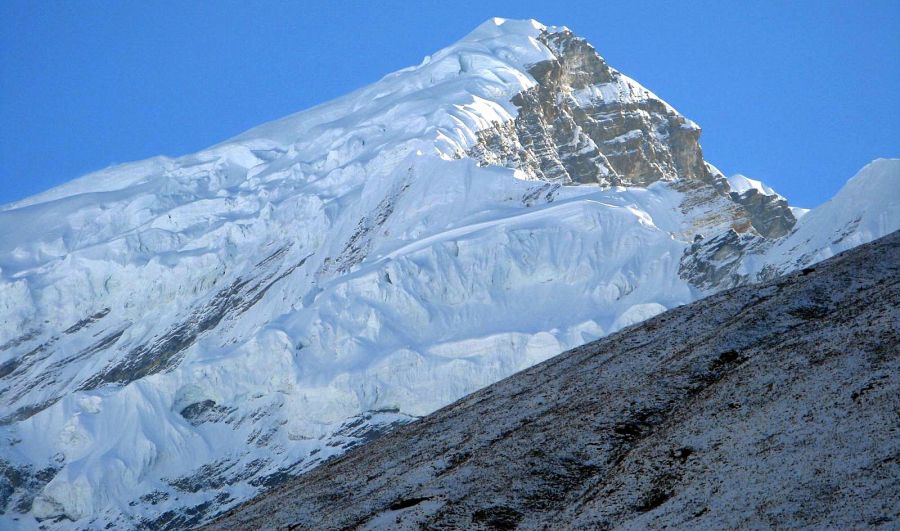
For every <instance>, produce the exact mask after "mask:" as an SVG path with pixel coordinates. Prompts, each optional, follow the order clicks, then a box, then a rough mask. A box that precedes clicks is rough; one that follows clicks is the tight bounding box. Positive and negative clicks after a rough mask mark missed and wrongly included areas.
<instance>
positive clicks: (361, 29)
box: [0, 0, 900, 206]
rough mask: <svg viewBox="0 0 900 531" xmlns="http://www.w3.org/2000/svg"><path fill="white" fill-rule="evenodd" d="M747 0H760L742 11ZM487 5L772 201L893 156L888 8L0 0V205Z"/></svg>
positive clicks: (421, 36) (363, 77) (893, 42)
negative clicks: (640, 105) (672, 122)
mask: <svg viewBox="0 0 900 531" xmlns="http://www.w3.org/2000/svg"><path fill="white" fill-rule="evenodd" d="M749 4H760V5H753V6H751V5H749ZM491 16H501V17H508V18H536V19H538V20H540V21H542V22H544V23H545V24H556V25H567V26H569V27H570V28H572V29H573V30H574V31H575V32H576V33H578V34H580V35H582V36H584V37H587V38H588V39H589V40H590V41H591V42H592V43H593V44H594V45H595V46H596V48H597V49H598V50H599V51H600V53H601V54H602V55H604V56H605V57H606V59H607V60H608V61H609V62H610V64H612V65H613V66H615V67H616V68H618V69H619V70H621V71H623V72H625V73H626V74H628V75H630V76H632V77H634V78H635V79H637V80H638V81H640V82H641V83H643V84H644V85H645V86H647V87H648V88H650V89H651V90H653V91H654V92H656V93H657V94H658V95H659V96H661V97H662V98H663V99H665V100H667V101H668V102H669V103H671V104H672V105H674V106H675V107H676V108H677V109H679V110H680V111H681V112H682V113H684V114H685V115H686V116H688V117H690V118H691V119H693V120H694V121H696V122H698V123H699V124H700V125H701V126H702V127H703V129H704V133H703V136H702V138H701V140H702V143H703V147H704V150H705V155H706V158H707V160H709V161H711V162H713V163H714V164H716V165H717V166H719V167H720V168H721V169H722V170H723V171H724V172H725V173H726V174H729V175H730V174H732V173H738V172H740V173H744V174H746V175H748V176H750V177H753V178H757V179H762V180H764V181H766V182H767V183H769V184H770V185H772V186H773V187H775V188H776V189H777V190H778V191H780V192H781V193H782V194H784V195H786V196H787V197H788V198H789V199H790V200H791V202H792V203H794V204H797V205H800V206H814V205H817V204H819V203H821V202H823V201H825V200H827V199H828V198H829V197H831V196H832V195H833V194H834V193H835V192H836V191H837V189H838V188H840V186H841V185H842V184H843V183H844V182H845V181H846V179H847V178H849V177H850V176H851V175H853V174H854V173H855V172H856V170H858V169H859V168H860V167H861V166H862V165H864V164H865V163H866V162H868V161H869V160H871V159H873V158H876V157H897V156H900V96H898V94H900V92H898V91H900V1H898V0H888V1H880V2H878V1H846V2H831V1H814V2H813V1H806V2H775V1H772V2H728V1H715V2H699V1H698V2H639V1H637V2H636V1H622V2H596V1H584V2H573V3H566V2H559V1H557V2H547V1H544V2H531V1H526V0H517V1H512V2H488V1H484V0H482V1H456V0H454V1H445V2H413V1H411V0H410V1H404V2H374V1H366V2H343V1H342V2H336V1H322V2H320V1H304V2H286V1H285V2H268V1H253V2H231V1H223V0H219V1H216V2H200V1H177V2H162V1H154V2H144V1H140V2H138V1H132V0H127V1H112V0H110V1H105V2H96V1H79V2H56V1H54V2H49V1H41V2H39V1H34V0H27V1H20V0H4V1H3V2H0V203H6V202H9V201H12V200H15V199H18V198H22V197H25V196H28V195H31V194H34V193H36V192H39V191H42V190H44V189H47V188H50V187H52V186H54V185H56V184H59V183H62V182H65V181H67V180H70V179H72V178H74V177H77V176H79V175H82V174H84V173H87V172H89V171H92V170H96V169H100V168H102V167H105V166H108V165H110V164H112V163H116V162H126V161H129V160H135V159H141V158H146V157H150V156H153V155H157V154H166V155H182V154H186V153H191V152H193V151H196V150H199V149H201V148H204V147H206V146H208V145H211V144H214V143H216V142H218V141H221V140H224V139H226V138H228V137H230V136H232V135H235V134H237V133H239V132H241V131H243V130H245V129H247V128H249V127H252V126H254V125H257V124H260V123H263V122H266V121H268V120H272V119H275V118H278V117H281V116H283V115H286V114H289V113H292V112H295V111H298V110H301V109H304V108H306V107H309V106H312V105H314V104H317V103H321V102H324V101H327V100H329V99H331V98H334V97H336V96H339V95H341V94H344V93H346V92H349V91H350V90H353V89H355V88H358V87H360V86H363V85H365V84H368V83H370V82H373V81H376V80H377V79H379V78H380V77H381V76H383V75H384V74H387V73H388V72H391V71H393V70H396V69H398V68H402V67H405V66H408V65H413V64H417V63H418V62H419V61H421V59H422V57H424V56H425V55H427V54H430V53H432V52H434V51H436V50H438V49H440V48H441V47H443V46H446V45H448V44H450V43H452V42H453V41H455V40H457V39H458V38H460V37H462V36H463V35H464V34H466V33H467V32H468V31H470V30H471V29H472V28H474V27H475V26H476V25H478V24H479V23H480V22H482V21H484V20H485V19H487V18H489V17H491Z"/></svg>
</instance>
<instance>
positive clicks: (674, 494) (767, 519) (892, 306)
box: [210, 232, 900, 529]
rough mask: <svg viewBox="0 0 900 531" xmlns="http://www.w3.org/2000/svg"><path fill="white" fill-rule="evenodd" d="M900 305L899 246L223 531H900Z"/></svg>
mask: <svg viewBox="0 0 900 531" xmlns="http://www.w3.org/2000/svg"><path fill="white" fill-rule="evenodd" d="M898 307H900V232H895V233H893V234H891V235H889V236H887V237H885V238H882V239H881V240H878V241H876V242H873V243H871V244H867V245H865V246H863V247H860V248H857V249H855V250H852V251H848V252H846V253H844V254H842V255H839V256H837V257H835V258H832V259H830V260H828V261H826V262H823V263H821V264H818V265H817V266H816V267H815V268H808V269H805V270H803V271H801V272H798V273H795V274H792V275H790V276H788V277H783V278H779V279H776V280H774V281H772V282H769V283H766V284H762V285H755V286H748V287H743V288H739V289H737V290H731V291H727V292H724V293H721V294H718V295H714V296H712V297H709V298H707V299H704V300H702V301H698V302H696V303H693V304H690V305H686V306H682V307H679V308H677V309H675V310H672V311H669V312H666V313H664V314H662V315H659V316H657V317H654V318H652V319H649V320H648V321H646V322H644V323H643V324H640V325H636V326H634V327H631V328H629V329H626V330H625V331H623V332H620V333H618V334H615V335H613V336H610V337H608V338H606V339H603V340H600V341H597V342H595V343H590V344H587V345H585V346H583V347H580V348H577V349H574V350H571V351H569V352H566V353H563V354H561V355H560V356H557V357H555V358H553V359H551V360H549V361H547V362H545V363H542V364H540V365H537V366H535V367H533V368H531V369H529V370H526V371H524V372H522V373H519V374H517V375H515V376H513V377H510V378H508V379H506V380H504V381H501V382H499V383H497V384H495V385H492V386H490V387H488V388H486V389H483V390H481V391H479V392H476V393H474V394H472V395H469V396H468V397H466V398H464V399H462V400H460V401H458V402H456V403H454V404H452V405H450V406H448V407H446V408H444V409H442V410H440V411H438V412H437V413H434V414H432V415H429V416H427V417H425V418H424V419H422V420H420V421H418V422H415V423H413V424H410V425H407V426H404V427H401V428H398V429H397V430H395V431H394V432H392V433H391V434H388V435H386V436H384V437H382V438H381V439H379V440H377V441H375V442H373V443H370V444H369V445H367V446H365V447H363V448H358V449H356V450H354V451H352V452H350V453H348V454H347V455H346V456H344V457H343V458H341V459H339V460H337V461H334V462H331V463H327V464H325V465H323V466H321V467H319V468H318V469H316V470H314V471H313V472H311V473H309V474H306V475H304V476H301V477H299V478H297V479H296V480H295V481H294V482H293V483H291V484H290V485H288V486H286V487H283V488H281V489H279V490H276V491H273V492H272V493H270V494H269V495H267V496H264V497H261V498H259V499H256V500H254V501H252V502H250V503H247V504H245V505H244V506H241V507H239V508H238V509H236V510H234V511H232V512H230V513H228V514H227V515H225V516H224V517H223V518H222V519H220V520H219V521H217V522H215V523H214V524H213V525H212V526H210V527H211V528H214V529H237V528H256V529H259V528H275V527H278V528H282V527H288V528H301V529H345V528H366V529H420V528H465V529H514V528H518V529H546V528H554V529H557V528H558V529H613V528H616V529H657V528H666V527H672V526H675V527H690V528H702V529H713V528H757V527H771V526H778V527H782V526H784V527H812V528H823V527H827V528H832V527H833V528H844V529H846V528H862V527H872V526H882V525H884V526H888V527H889V526H891V525H892V524H895V523H896V522H897V521H898V518H900V508H898V505H897V503H896V486H897V482H896V478H897V473H898V468H897V455H898V452H900V443H898V439H897V437H896V434H895V433H894V431H895V428H894V426H895V425H896V411H897V409H898V407H900V399H898V397H900V393H898V389H900V386H898V381H897V374H900V371H898V369H900V356H898V352H900V349H898V345H900V334H898V330H900V312H898V310H897V308H898ZM511 478H514V479H513V480H511Z"/></svg>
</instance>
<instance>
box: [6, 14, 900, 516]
mask: <svg viewBox="0 0 900 531" xmlns="http://www.w3.org/2000/svg"><path fill="white" fill-rule="evenodd" d="M591 54H593V55H591ZM601 64H602V65H605V63H603V62H602V59H600V58H599V56H597V55H596V52H594V51H593V48H590V47H589V45H587V44H586V43H585V42H584V41H583V40H580V39H578V38H577V37H575V36H574V35H572V34H571V32H569V31H568V30H566V29H565V28H548V27H545V26H542V25H540V24H538V23H536V22H534V21H505V20H502V19H492V20H489V21H487V22H486V23H484V24H482V25H481V26H480V27H479V28H477V29H476V30H475V31H474V32H472V33H471V34H469V35H468V36H466V37H465V38H464V39H462V40H461V41H459V42H458V43H456V44H454V45H452V46H450V47H448V48H446V49H444V50H441V51H440V52H438V53H436V54H434V55H432V56H430V57H428V58H426V59H425V60H424V61H423V62H422V64H420V65H418V66H416V67H411V68H408V69H404V70H401V71H399V72H396V73H393V74H390V75H388V76H386V77H385V78H384V79H382V80H381V81H379V82H377V83H375V84H373V85H371V86H369V87H366V88H363V89H361V90H359V91H356V92H354V93H352V94H349V95H348V96H345V97H343V98H340V99H338V100H335V101H333V102H330V103H327V104H324V105H321V106H319V107H315V108H313V109H310V110H307V111H304V112H301V113H298V114H295V115H292V116H289V117H287V118H284V119H282V120H278V121H276V122H272V123H269V124H265V125H263V126H260V127H257V128H255V129H252V130H250V131H248V132H247V133H245V134H243V135H240V136H238V137H236V138H234V139H231V140H229V141H226V142H224V143H222V144H219V145H217V146H213V147H212V148H210V149H208V150H204V151H202V152H199V153H197V154H193V155H189V156H185V157H180V158H177V159H169V158H164V157H158V158H155V159H151V160H147V161H142V162H137V163H132V164H126V165H123V166H118V167H115V168H110V169H107V170H103V171H101V172H98V173H95V174H91V175H88V176H85V177H83V178H81V179H78V180H76V181H73V182H71V183H69V184H66V185H63V186H61V187H59V188H56V189H53V190H50V191H48V192H45V193H43V194H39V195H38V196H35V197H32V198H29V199H26V200H23V201H20V202H17V203H13V204H10V205H6V206H4V207H2V208H0V235H2V237H0V397H2V400H0V434H2V437H0V445H2V446H0V471H2V472H3V474H2V475H0V507H2V508H3V511H4V515H3V516H0V518H2V519H3V520H2V525H3V526H7V525H8V526H12V525H16V526H21V525H26V526H27V525H35V524H36V522H37V520H35V519H36V518H37V519H43V521H45V522H46V521H52V522H55V523H56V525H58V526H59V527H67V526H69V527H73V528H82V527H84V526H95V527H102V526H104V525H106V524H108V523H112V524H114V525H120V526H126V527H128V526H130V527H133V526H137V525H150V526H156V527H185V526H189V525H192V524H195V523H197V522H200V521H202V520H203V519H204V518H207V517H209V516H211V515H212V514H214V513H215V512H217V511H219V510H222V509H224V508H227V507H229V506H230V505H232V504H234V503H236V502H238V501H240V500H243V499H246V498H247V497H248V496H251V495H253V494H254V493H256V492H258V491H259V490H260V489H263V488H266V487H268V486H271V485H274V484H277V483H279V482H281V481H283V480H284V478H285V477H287V476H288V475H291V474H297V473H300V472H302V471H304V470H308V469H309V468H311V467H313V466H315V465H316V464H317V463H320V462H321V461H322V460H324V459H327V458H328V457H330V456H332V455H336V454H339V453H341V452H343V451H344V450H346V449H347V448H349V447H351V446H353V445H356V444H360V443H362V442H365V441H366V440H368V439H371V438H372V437H375V436H377V435H378V434H379V433H381V432H383V431H384V430H386V429H389V428H390V427H392V426H395V425H397V424H400V423H404V422H408V421H409V420H411V419H413V418H415V416H417V415H423V414H426V413H428V412H431V411H433V410H434V409H436V408H438V407H441V406H443V405H445V404H447V403H449V402H451V401H452V400H454V399H456V398H459V397H460V396H463V395H464V394H466V393H469V392H471V391H474V390H475V389H478V388H480V387H482V386H484V385H487V384H489V383H492V382H494V381H497V380H499V379H501V378H503V377H505V376H507V375H509V374H511V373H513V372H515V371H518V370H521V369H523V368H525V367H528V366H530V365H533V364H534V363H537V362H539V361H541V360H544V359H546V358H548V357H549V356H552V355H555V354H557V353H559V352H561V351H563V350H565V349H567V348H570V347H574V346H577V345H580V344H582V343H584V342H586V341H590V340H593V339H595V338H598V337H601V336H603V335H606V334H608V333H610V332H613V331H615V330H618V329H620V328H622V327H625V326H628V325H630V324H632V323H635V322H637V321H640V320H642V319H645V318H648V317H650V316H652V315H655V314H656V313H659V312H661V311H663V310H664V309H667V308H671V307H673V306H677V305H680V304H684V303H686V302H689V301H692V300H694V299H696V298H697V297H698V296H699V295H700V294H702V293H703V292H704V291H707V290H715V289H720V288H721V287H722V286H724V285H726V284H728V282H731V280H733V279H736V280H735V282H739V281H740V282H743V281H748V280H753V279H754V278H755V277H754V276H753V275H757V274H758V272H759V271H762V270H763V267H762V266H763V265H764V264H765V263H766V260H767V258H766V257H767V256H768V255H767V254H765V252H766V249H768V248H769V247H770V246H771V244H772V241H773V240H772V238H774V237H776V236H773V235H777V234H779V231H781V230H785V231H787V230H791V228H792V227H793V224H794V218H793V216H791V215H790V211H789V210H788V209H787V206H786V203H785V202H784V201H783V199H768V198H767V197H768V196H766V197H763V196H760V195H758V194H757V195H752V194H749V195H748V194H743V195H742V194H738V193H732V192H731V190H730V189H729V186H728V183H727V181H726V180H725V179H724V177H723V176H721V173H720V172H718V171H717V170H715V169H714V168H713V167H712V166H709V165H707V164H705V163H703V161H702V154H701V152H700V149H699V144H698V143H697V142H696V138H697V136H698V135H699V128H697V127H696V126H695V125H693V124H692V122H690V121H689V120H687V119H686V118H683V117H682V116H681V115H679V114H678V113H677V112H676V111H674V109H671V107H669V106H668V105H666V104H665V103H664V102H662V101H661V100H659V99H658V98H656V97H655V96H653V95H652V93H650V92H649V91H646V89H643V88H642V87H639V85H637V84H636V83H634V82H633V81H631V80H629V79H627V78H625V77H624V76H621V75H620V74H618V76H619V77H617V78H616V79H618V81H616V82H615V83H618V84H617V85H616V87H619V88H618V89H616V90H612V88H615V87H612V88H610V86H609V85H608V83H609V82H608V81H607V80H606V78H603V77H602V76H601V77H600V78H597V77H592V76H593V75H594V74H597V75H600V74H598V72H599V73H602V72H606V73H607V74H608V75H610V76H613V77H615V75H614V74H612V73H611V72H614V71H612V70H611V69H609V68H608V67H605V66H604V67H603V68H600V67H598V66H597V65H601ZM584 65H587V66H586V67H585V66H584ZM591 65H593V66H591ZM583 67H584V68H583ZM588 67H589V68H588ZM536 69H537V70H536ZM535 72H537V73H539V74H540V73H541V72H544V73H545V74H546V73H552V72H556V73H555V74H552V75H551V74H546V75H538V76H537V77H535ZM590 72H593V74H590V75H588V74H589V73H590ZM616 74H617V73H616ZM623 83H624V84H623ZM577 87H580V88H577ZM604 87H605V88H604ZM620 89H621V90H620ZM626 89H627V90H626ZM573 90H574V92H573ZM579 90H581V91H582V92H578V91H579ZM526 99H527V100H528V101H529V102H530V103H529V104H528V105H523V104H522V102H523V101H524V100H526ZM601 100H602V103H598V102H601ZM551 101H560V102H562V101H565V102H566V103H565V105H562V104H561V105H560V108H563V107H564V108H565V110H566V112H565V113H563V114H565V116H563V115H559V116H558V117H557V118H559V120H560V121H559V123H560V124H563V123H565V124H569V125H570V126H572V128H570V129H569V130H568V131H569V133H571V134H572V135H575V136H568V137H567V136H566V134H562V133H559V132H557V133H553V134H550V133H548V131H550V129H553V128H547V127H544V126H543V125H541V123H540V121H541V120H543V119H544V118H546V117H547V116H549V114H548V113H549V112H551V111H552V107H553V105H551V104H550V102H551ZM517 102H518V103H517ZM650 111H652V112H650ZM523 113H524V114H523ZM600 118H602V120H600ZM517 122H522V127H521V128H519V125H517ZM593 122H596V123H594V125H593V126H592V127H593V128H592V129H590V131H589V132H585V133H584V135H583V136H579V134H578V133H577V131H578V130H579V129H580V130H583V131H588V129H586V126H587V124H588V123H593ZM601 122H602V123H601ZM535 124H537V125H535ZM573 124H574V125H573ZM671 124H676V125H679V124H680V125H679V128H678V131H681V132H682V134H683V136H681V137H679V136H678V135H677V134H672V129H671V128H670V129H667V131H669V134H667V135H664V134H662V129H660V127H661V126H662V125H666V127H668V126H670V125H671ZM681 125H683V126H684V127H681ZM583 126H584V127H583ZM607 129H608V130H607ZM498 131H499V132H498ZM604 131H605V132H604ZM614 131H622V134H626V136H627V138H623V139H621V140H622V142H618V141H615V142H613V141H612V139H613V138H617V137H618V136H620V134H619V133H616V134H615V135H614V136H613V137H611V138H610V139H606V140H603V139H604V138H605V137H604V135H607V134H612V132H614ZM531 133H533V134H531ZM529 134H531V136H529ZM567 134H568V133H567ZM488 137H490V138H491V139H493V140H492V142H493V141H496V143H491V142H487V143H486V142H485V139H486V138H488ZM576 137H577V138H576ZM523 138H526V139H525V140H524V141H523ZM572 138H576V140H577V139H579V138H580V139H581V140H583V141H584V145H587V146H589V145H590V143H593V145H594V146H595V147H596V150H595V151H591V152H590V153H594V152H596V153H598V154H601V155H603V157H599V156H598V157H594V156H590V157H587V158H579V157H578V156H575V157H574V158H572V157H570V156H568V155H569V154H571V153H577V152H578V151H577V150H576V151H575V152H573V151H571V150H570V149H569V147H570V144H569V140H570V139H572ZM528 139H530V140H528ZM494 146H502V147H503V150H501V151H499V152H498V151H495V150H494ZM538 146H543V147H542V148H540V149H538V148H537V147H538ZM622 146H633V148H634V150H636V151H635V153H637V155H634V156H632V155H629V153H630V152H631V151H632V148H622ZM579 149H580V148H579ZM592 149H593V148H592ZM476 150H480V151H477V152H476ZM498 153H499V155H498ZM509 153H521V156H520V157H519V158H509V157H506V154H509ZM586 153H587V152H586ZM492 154H493V155H492ZM490 156H493V157H494V158H490ZM504 157H506V158H504ZM529 157H530V159H529ZM603 158H605V160H606V161H607V162H608V168H609V173H608V176H609V177H610V178H609V179H607V180H605V181H604V180H603V179H593V180H592V179H588V178H585V179H582V178H581V177H579V176H580V175H582V174H581V173H579V172H580V170H578V168H581V167H585V168H586V167H588V166H589V165H579V164H580V163H579V164H574V162H573V161H578V160H580V161H582V162H584V163H585V164H587V163H588V162H590V163H591V164H594V162H597V164H599V162H598V161H602V160H603ZM527 160H533V162H534V163H535V164H536V165H537V166H529V164H530V163H528V164H525V163H522V162H521V161H527ZM591 161H594V162H591ZM679 161H681V162H679ZM687 162H690V164H687ZM556 163H560V164H561V165H562V167H563V168H564V169H565V171H566V172H567V174H568V175H569V177H570V178H569V179H568V180H565V179H563V180H559V179H557V178H555V177H553V176H552V175H549V174H548V173H546V172H545V173H541V174H538V173H536V172H534V171H533V168H534V167H537V168H551V167H553V166H554V164H556ZM567 164H568V166H567ZM889 166H890V167H888V168H887V169H885V170H884V171H885V172H887V173H888V174H892V175H896V171H897V170H896V166H891V165H889ZM590 167H591V168H601V167H602V165H594V166H590ZM567 168H568V169H567ZM641 168H651V169H652V171H650V170H648V172H644V171H643V170H641ZM686 168H690V171H687V170H686ZM570 170H571V171H570ZM548 171H549V170H548ZM591 171H593V170H591ZM597 171H601V170H597ZM613 172H615V173H613ZM584 175H588V174H584ZM590 175H594V176H598V175H600V173H592V174H590ZM615 179H619V181H616V180H615ZM867 179H868V178H867V177H863V178H862V179H861V181H865V180H867ZM580 182H590V183H593V184H591V185H581V186H574V185H571V184H573V183H580ZM598 184H599V185H601V186H598ZM607 184H627V185H629V186H627V187H609V186H607ZM860 193H862V194H863V195H865V194H866V193H869V192H865V191H862V192H860ZM884 196H887V197H884ZM882 199H883V202H881V203H873V206H872V207H871V216H877V212H878V209H891V208H893V209H894V211H896V197H895V196H894V197H893V199H892V198H891V197H890V195H889V194H883V197H882ZM866 201H867V199H865V198H863V199H859V198H858V200H857V202H855V203H854V202H850V203H848V210H846V211H844V210H841V211H840V212H836V213H834V216H824V217H822V218H821V219H822V222H821V223H822V224H825V225H827V223H828V220H829V219H830V220H832V221H833V222H834V223H836V224H841V225H840V226H842V227H844V226H847V227H849V225H847V223H846V220H852V219H855V218H856V216H857V212H859V211H861V210H860V209H863V208H864V204H865V202H866ZM854 208H855V209H854ZM814 213H815V212H812V213H810V214H809V216H807V218H809V217H810V216H812V215H813V214H814ZM835 216H837V217H835ZM840 216H844V217H843V218H840ZM807 218H804V223H805V220H806V219H807ZM811 219H813V220H815V219H817V218H815V217H813V218H811ZM866 219H869V218H866ZM896 221H897V220H896V218H895V217H889V218H885V220H884V222H883V223H882V224H881V225H871V224H868V222H866V223H862V222H860V224H857V225H855V226H854V227H869V228H868V229H866V230H868V231H869V232H860V234H859V235H858V236H854V237H853V238H851V239H848V240H846V241H847V242H848V243H849V242H861V241H863V240H865V239H867V238H871V237H875V236H877V235H878V234H876V233H877V232H878V231H879V230H884V231H890V230H894V229H895V228H896V227H895V226H894V225H896ZM834 226H837V225H834ZM810 227H811V228H810V229H809V230H810V231H813V232H815V233H816V234H818V232H817V231H819V230H830V228H822V227H820V226H818V225H810ZM892 227H894V228H892ZM800 228H802V227H798V228H797V233H795V234H799V233H800ZM851 230H855V229H851ZM722 234H725V235H730V234H736V235H739V236H740V238H742V239H743V240H747V241H751V242H753V247H752V248H751V247H746V246H744V247H738V249H737V251H736V253H735V254H734V256H735V258H734V259H733V260H731V261H729V262H728V267H729V268H731V269H729V271H732V270H740V271H741V272H742V273H741V274H737V273H736V274H734V275H731V274H730V273H729V274H726V275H724V276H723V275H720V274H719V272H720V271H721V270H722V268H721V267H720V262H721V261H722V260H723V255H721V254H717V253H716V252H711V253H708V252H707V251H709V250H710V247H709V246H703V245H701V247H703V248H702V249H701V250H699V251H697V252H696V253H694V254H692V255H691V256H692V257H693V259H695V262H696V263H695V265H696V267H693V268H687V269H685V256H686V254H685V253H686V251H688V250H690V249H693V247H692V246H693V245H697V244H694V243H693V242H694V240H695V238H696V237H700V238H701V239H700V241H701V242H714V241H716V239H717V238H718V237H720V235H722ZM791 237H793V236H791ZM743 240H742V241H743ZM804 241H805V240H804ZM818 243H820V242H819V241H818V240H809V242H808V245H818ZM704 245H705V244H704ZM773 249H781V247H773ZM701 251H703V252H701ZM818 251H819V248H815V249H810V248H807V247H803V246H802V245H801V246H800V247H799V248H797V249H793V248H785V250H784V252H781V253H780V254H779V255H778V256H779V257H780V258H779V260H782V262H779V264H782V263H783V264H784V266H783V267H785V268H790V267H793V266H792V265H791V264H793V262H791V261H790V259H791V258H792V257H799V256H801V255H803V254H809V253H815V252H818ZM754 253H755V254H754ZM751 255H752V259H751V258H747V257H748V256H751ZM810 256H812V255H810ZM692 263H694V262H692ZM685 271H689V272H690V274H686V273H685ZM718 278H725V279H726V281H724V282H720V281H718V280H716V279H718ZM21 513H27V514H21ZM14 518H18V520H14Z"/></svg>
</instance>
